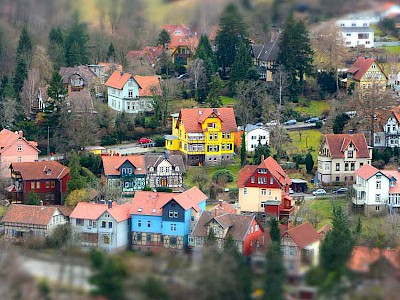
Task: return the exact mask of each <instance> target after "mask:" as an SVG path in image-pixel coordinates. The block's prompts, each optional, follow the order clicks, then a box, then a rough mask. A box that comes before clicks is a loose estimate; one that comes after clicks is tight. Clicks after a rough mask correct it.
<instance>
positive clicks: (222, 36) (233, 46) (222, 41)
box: [215, 4, 249, 72]
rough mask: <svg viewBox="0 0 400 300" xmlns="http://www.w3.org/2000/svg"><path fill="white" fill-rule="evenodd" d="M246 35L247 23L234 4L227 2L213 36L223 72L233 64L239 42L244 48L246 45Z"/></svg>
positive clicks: (247, 41) (218, 60) (219, 64)
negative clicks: (215, 33) (214, 36)
mask: <svg viewBox="0 0 400 300" xmlns="http://www.w3.org/2000/svg"><path fill="white" fill-rule="evenodd" d="M247 37H248V33H247V25H246V23H245V22H244V20H243V17H242V15H241V14H240V13H239V10H238V8H237V7H236V5H234V4H229V5H228V6H227V7H226V8H225V10H224V12H223V13H222V15H221V17H220V20H219V30H218V31H217V36H216V38H215V44H216V48H217V51H216V58H217V62H218V66H219V67H221V68H222V69H223V70H224V72H225V71H226V68H229V67H231V66H232V65H233V62H234V61H235V57H236V53H237V51H238V49H239V47H240V44H241V43H243V44H244V45H245V47H246V48H247V47H248V45H249V40H248V38H247Z"/></svg>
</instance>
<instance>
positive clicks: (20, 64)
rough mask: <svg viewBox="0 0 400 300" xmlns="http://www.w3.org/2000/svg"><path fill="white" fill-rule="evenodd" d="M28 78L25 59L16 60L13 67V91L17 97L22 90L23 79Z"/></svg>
mask: <svg viewBox="0 0 400 300" xmlns="http://www.w3.org/2000/svg"><path fill="white" fill-rule="evenodd" d="M27 77H28V66H27V64H26V60H25V59H18V60H17V65H16V67H15V74H14V80H13V82H14V90H15V93H16V94H17V95H19V93H20V92H21V90H22V87H23V86H24V82H25V79H26V78H27Z"/></svg>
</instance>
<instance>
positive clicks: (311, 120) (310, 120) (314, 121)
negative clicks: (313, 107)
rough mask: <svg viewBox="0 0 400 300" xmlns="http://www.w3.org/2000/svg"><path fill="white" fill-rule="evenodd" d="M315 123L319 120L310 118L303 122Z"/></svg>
mask: <svg viewBox="0 0 400 300" xmlns="http://www.w3.org/2000/svg"><path fill="white" fill-rule="evenodd" d="M317 121H319V118H317V117H314V118H310V119H308V120H305V121H304V123H317Z"/></svg>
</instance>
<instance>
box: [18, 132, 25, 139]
mask: <svg viewBox="0 0 400 300" xmlns="http://www.w3.org/2000/svg"><path fill="white" fill-rule="evenodd" d="M18 135H19V137H21V138H23V137H24V132H23V131H22V130H20V131H18Z"/></svg>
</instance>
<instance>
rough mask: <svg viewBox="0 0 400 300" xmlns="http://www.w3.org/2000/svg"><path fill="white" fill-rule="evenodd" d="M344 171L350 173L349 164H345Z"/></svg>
mask: <svg viewBox="0 0 400 300" xmlns="http://www.w3.org/2000/svg"><path fill="white" fill-rule="evenodd" d="M344 170H345V171H348V170H349V163H345V164H344Z"/></svg>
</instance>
